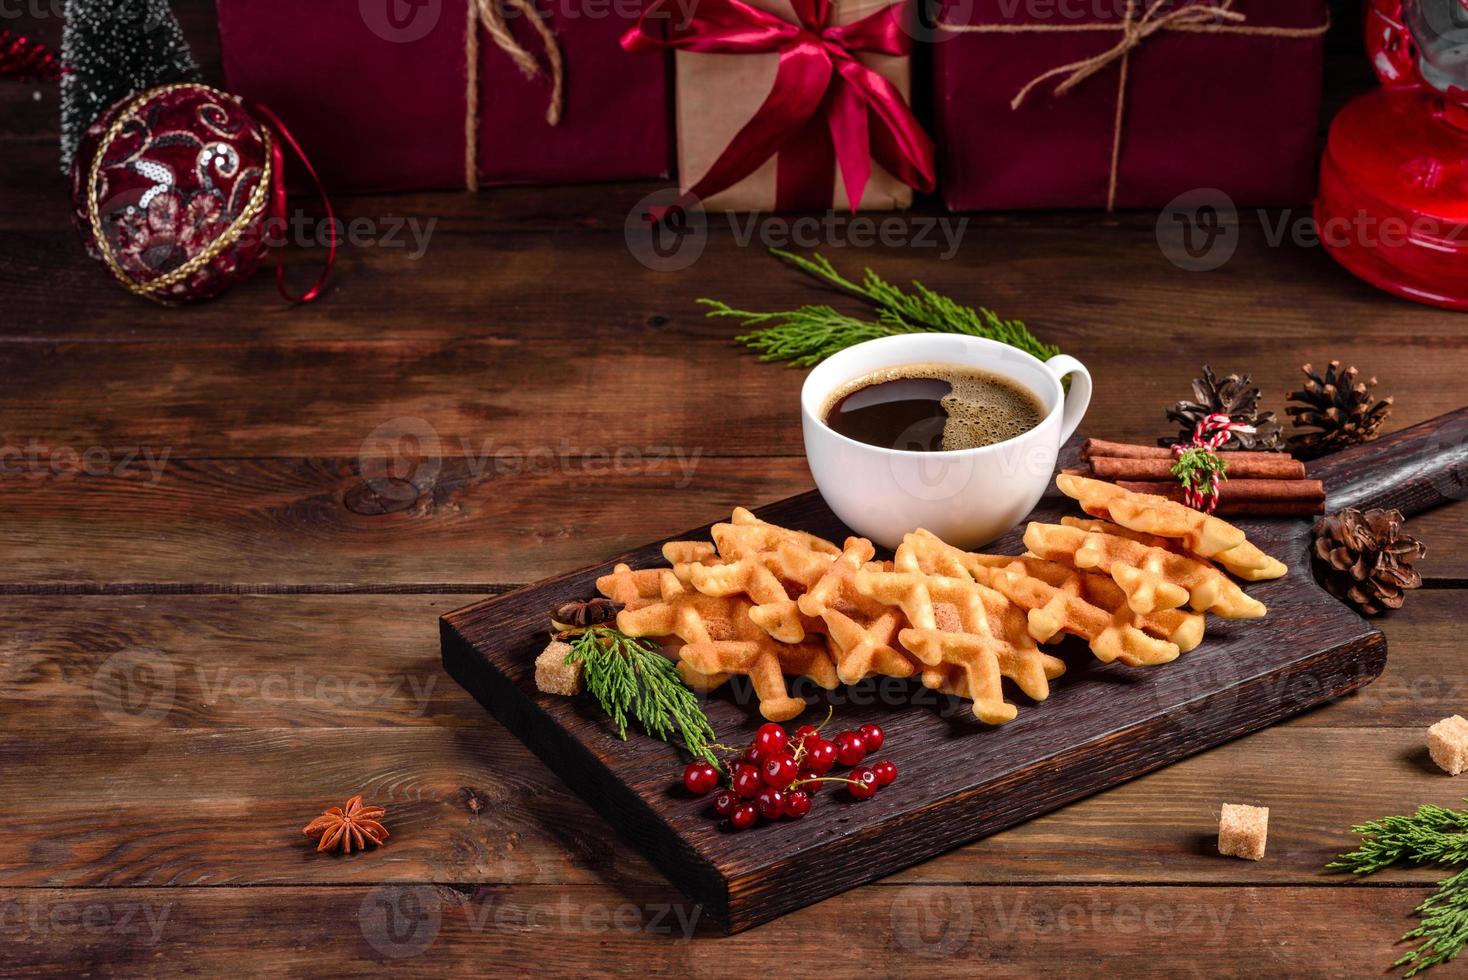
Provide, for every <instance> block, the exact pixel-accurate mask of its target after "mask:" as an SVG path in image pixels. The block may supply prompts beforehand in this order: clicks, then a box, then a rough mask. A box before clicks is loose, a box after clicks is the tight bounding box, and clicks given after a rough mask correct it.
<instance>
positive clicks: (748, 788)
mask: <svg viewBox="0 0 1468 980" xmlns="http://www.w3.org/2000/svg"><path fill="white" fill-rule="evenodd" d="M733 782H734V792H736V793H738V794H739V795H740V796H742V797H744V798H745V799H746V800H752V799H754V798H755V797H756V796H758V795H759V791H760V790H762V789H764V788H765V781H764V780H763V779H761V778H760V774H759V770H758V769H756V768H755V767H754V766H740V767H739V768H738V769H735V770H734V780H733Z"/></svg>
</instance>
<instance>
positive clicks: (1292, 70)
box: [933, 0, 1329, 211]
mask: <svg viewBox="0 0 1468 980" xmlns="http://www.w3.org/2000/svg"><path fill="white" fill-rule="evenodd" d="M1328 26H1329V13H1328V11H1327V9H1326V6H1325V3H1324V0H948V2H947V5H946V7H944V8H943V13H942V14H941V16H940V18H939V25H938V31H937V34H936V38H935V43H934V46H933V60H934V71H935V74H936V83H935V86H934V91H935V94H936V102H937V105H936V111H935V115H936V126H937V130H938V142H939V145H940V146H941V148H942V149H941V159H940V184H941V186H942V188H943V196H944V200H945V201H946V203H947V205H948V207H949V208H951V209H952V210H955V211H970V210H998V209H1010V208H1052V207H1084V208H1090V207H1106V208H1144V207H1145V208H1153V207H1161V206H1164V205H1166V204H1167V203H1168V202H1170V201H1172V200H1173V199H1174V198H1176V197H1177V196H1178V195H1180V194H1182V193H1184V192H1186V191H1191V190H1196V189H1201V188H1210V189H1217V190H1221V191H1223V192H1224V193H1225V194H1227V195H1228V196H1229V197H1231V198H1232V199H1233V201H1234V203H1235V204H1238V205H1248V206H1264V205H1283V204H1298V203H1301V202H1304V201H1308V200H1309V199H1310V197H1311V196H1312V194H1313V193H1314V186H1315V172H1316V150H1317V147H1318V141H1319V133H1320V97H1321V65H1322V56H1323V51H1324V40H1323V36H1324V33H1325V30H1326V28H1327V27H1328Z"/></svg>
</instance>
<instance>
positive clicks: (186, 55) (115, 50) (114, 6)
mask: <svg viewBox="0 0 1468 980" xmlns="http://www.w3.org/2000/svg"><path fill="white" fill-rule="evenodd" d="M61 61H62V63H63V64H64V65H66V66H67V68H68V72H67V74H65V75H63V76H62V79H61V169H62V172H63V173H64V172H67V171H69V170H70V169H71V163H72V160H73V159H74V158H75V156H76V148H77V144H78V143H79V142H80V141H81V138H82V134H84V133H85V132H86V131H87V127H88V126H90V125H92V123H94V122H96V120H97V117H98V116H100V115H102V113H104V112H106V111H107V109H109V108H110V107H111V106H112V105H113V103H115V102H117V101H118V100H119V99H124V98H126V97H128V96H129V95H133V94H135V93H137V92H142V91H144V90H145V89H150V88H154V87H156V86H159V85H167V84H169V83H171V82H197V81H199V80H200V77H201V76H200V73H199V66H198V63H197V62H195V61H194V55H193V53H192V52H191V51H190V50H189V45H188V42H187V41H185V40H184V36H183V30H182V29H181V28H180V27H179V26H178V21H177V20H175V19H174V16H173V11H172V10H170V9H169V8H168V0H66V26H65V28H64V29H63V31H62V34H61Z"/></svg>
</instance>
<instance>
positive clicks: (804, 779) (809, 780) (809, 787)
mask: <svg viewBox="0 0 1468 980" xmlns="http://www.w3.org/2000/svg"><path fill="white" fill-rule="evenodd" d="M819 779H820V777H819V776H817V775H816V774H815V773H813V772H811V771H809V770H807V769H802V770H801V771H800V784H799V785H798V786H797V787H796V789H799V790H804V791H805V792H807V793H809V794H810V795H811V796H815V795H816V794H817V793H819V792H820V791H821V787H822V786H824V785H826V784H825V783H822V782H819ZM791 792H794V790H792V791H791Z"/></svg>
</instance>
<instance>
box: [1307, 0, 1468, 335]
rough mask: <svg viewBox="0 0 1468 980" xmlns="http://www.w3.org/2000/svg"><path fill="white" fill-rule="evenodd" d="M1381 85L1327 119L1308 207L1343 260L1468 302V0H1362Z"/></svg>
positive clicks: (1441, 302)
mask: <svg viewBox="0 0 1468 980" xmlns="http://www.w3.org/2000/svg"><path fill="white" fill-rule="evenodd" d="M1366 25H1367V26H1366V46H1367V50H1368V52H1369V53H1370V56H1371V63H1372V66H1373V67H1374V68H1375V69H1376V74H1377V76H1378V77H1379V78H1380V79H1381V82H1382V88H1381V89H1380V90H1378V91H1375V92H1372V93H1370V94H1368V95H1364V96H1361V97H1360V98H1358V99H1355V100H1354V101H1352V102H1351V103H1349V104H1348V105H1347V106H1346V107H1345V108H1344V109H1342V110H1341V112H1340V114H1339V115H1338V116H1336V118H1335V122H1333V123H1332V124H1331V128H1330V141H1329V144H1328V146H1327V148H1326V151H1325V159H1324V161H1323V162H1322V164H1321V172H1320V193H1319V196H1318V197H1317V198H1316V201H1315V218H1316V222H1317V223H1318V225H1319V228H1320V237H1321V241H1322V242H1324V244H1325V245H1326V247H1327V249H1328V250H1329V251H1330V254H1331V255H1332V256H1334V257H1335V259H1336V260H1337V261H1339V262H1340V263H1341V265H1343V266H1345V267H1346V268H1347V269H1349V270H1350V271H1351V272H1353V273H1355V274H1356V275H1357V276H1360V277H1361V278H1362V279H1364V280H1366V281H1367V282H1369V283H1371V284H1373V285H1375V286H1378V287H1380V288H1382V289H1385V290H1387V291H1388V292H1392V293H1396V294H1397V295H1399V296H1405V297H1407V298H1409V299H1413V300H1416V301H1418V302H1421V303H1431V304H1434V305H1437V306H1444V307H1448V308H1450V309H1456V310H1468V0H1369V2H1368V9H1367V11H1366Z"/></svg>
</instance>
